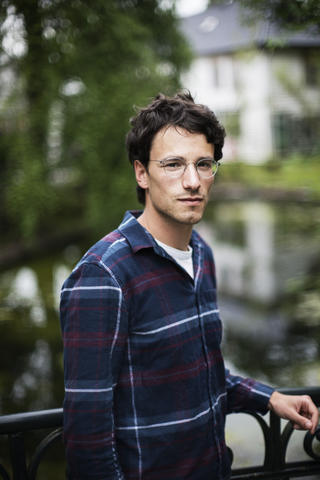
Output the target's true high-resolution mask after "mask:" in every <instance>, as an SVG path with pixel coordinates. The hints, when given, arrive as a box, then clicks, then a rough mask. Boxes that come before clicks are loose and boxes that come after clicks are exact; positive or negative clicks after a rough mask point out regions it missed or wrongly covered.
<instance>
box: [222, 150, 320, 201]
mask: <svg viewBox="0 0 320 480" xmlns="http://www.w3.org/2000/svg"><path fill="white" fill-rule="evenodd" d="M223 183H240V184H242V185H245V186H248V187H251V188H255V187H258V188H277V189H283V190H304V191H308V193H309V194H310V196H311V198H314V199H320V156H318V157H312V158H310V159H306V160H304V159H302V158H301V157H291V158H289V159H286V160H282V159H281V160H280V159H279V160H277V159H273V160H272V161H269V162H267V163H265V164H264V165H249V164H246V163H243V162H240V161H239V162H233V163H224V162H222V165H221V168H220V170H219V184H223Z"/></svg>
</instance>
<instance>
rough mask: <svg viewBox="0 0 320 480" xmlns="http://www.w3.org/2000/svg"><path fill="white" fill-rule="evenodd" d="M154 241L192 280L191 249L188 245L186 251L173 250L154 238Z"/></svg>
mask: <svg viewBox="0 0 320 480" xmlns="http://www.w3.org/2000/svg"><path fill="white" fill-rule="evenodd" d="M155 241H156V242H157V243H158V244H159V245H160V247H162V248H163V249H164V250H165V251H166V252H167V253H168V254H169V255H170V256H171V257H173V258H174V259H175V261H176V262H177V263H179V265H181V267H182V268H184V269H185V270H186V271H187V272H188V273H189V275H190V277H192V278H194V271H193V262H192V248H191V247H190V245H188V250H179V249H178V248H173V247H170V246H169V245H166V244H165V243H162V242H160V240H157V239H156V238H155Z"/></svg>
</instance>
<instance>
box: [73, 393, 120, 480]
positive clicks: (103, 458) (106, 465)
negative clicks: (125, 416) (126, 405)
mask: <svg viewBox="0 0 320 480" xmlns="http://www.w3.org/2000/svg"><path fill="white" fill-rule="evenodd" d="M77 396H80V397H81V396H83V398H82V399H79V398H78V399H77V398H76V397H77ZM111 396H112V394H110V393H109V394H108V395H107V398H105V394H104V393H103V392H99V393H86V394H80V393H77V392H73V393H66V396H65V402H64V442H65V453H66V460H67V465H68V478H69V479H70V480H85V479H92V480H93V479H99V480H102V479H103V480H116V479H117V480H119V479H123V478H124V477H123V475H122V473H121V467H120V465H119V461H118V458H117V454H116V446H115V444H114V441H115V439H114V431H113V430H114V429H113V419H112V411H111V408H110V407H111V405H109V404H110V400H111ZM90 397H91V398H90ZM99 398H100V399H99ZM107 399H108V400H107Z"/></svg>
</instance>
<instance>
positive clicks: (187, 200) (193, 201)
mask: <svg viewBox="0 0 320 480" xmlns="http://www.w3.org/2000/svg"><path fill="white" fill-rule="evenodd" d="M178 200H179V202H182V203H184V204H185V205H200V203H202V202H203V198H202V197H184V198H179V199H178Z"/></svg>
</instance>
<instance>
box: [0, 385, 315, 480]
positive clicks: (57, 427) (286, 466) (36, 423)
mask: <svg viewBox="0 0 320 480" xmlns="http://www.w3.org/2000/svg"><path fill="white" fill-rule="evenodd" d="M281 391H282V392H283V393H289V394H294V395H300V394H305V393H306V394H309V395H310V396H311V397H312V399H313V401H314V402H315V403H316V405H317V406H320V387H311V388H304V389H298V388H296V389H282V390H281ZM245 413H247V414H248V415H251V416H252V417H254V418H255V419H256V420H257V422H258V425H259V426H260V428H261V430H262V433H263V438H264V447H265V451H264V462H263V465H259V466H256V465H254V466H251V467H248V468H238V469H233V474H232V479H233V480H244V479H253V478H254V479H263V480H267V479H272V480H284V479H290V478H298V477H304V476H312V475H319V474H320V449H318V452H317V449H316V448H314V447H315V444H316V443H317V442H318V441H319V444H318V447H319V446H320V427H319V428H318V430H317V431H316V433H315V435H311V434H310V433H309V432H307V433H305V435H304V442H303V449H304V451H305V453H306V454H307V455H308V458H309V459H308V460H305V461H298V462H287V461H286V454H287V449H288V446H289V443H290V439H291V435H292V433H293V427H292V425H291V423H290V422H287V424H286V425H285V427H284V428H283V429H282V427H281V420H280V419H279V418H278V417H277V416H276V415H274V414H273V413H272V412H271V413H270V416H269V421H267V420H265V419H264V418H263V417H261V416H260V415H257V414H252V413H248V412H245ZM43 429H46V430H47V429H50V430H51V429H53V430H52V431H51V432H50V433H49V434H46V435H45V437H44V438H43V439H42V440H41V441H40V442H39V444H38V445H37V446H36V448H35V451H34V452H33V455H32V456H31V458H30V459H29V461H27V459H26V450H25V436H26V435H27V433H30V432H31V431H35V430H43ZM0 435H6V436H7V437H8V442H9V450H10V464H11V467H10V472H9V468H8V467H5V466H4V465H3V464H2V463H0V479H2V480H36V478H37V473H38V469H39V466H40V463H41V461H42V460H43V457H44V455H45V453H46V452H47V450H48V449H49V448H50V447H52V445H53V444H54V443H55V442H57V441H61V437H62V409H61V408H58V409H53V410H43V411H38V412H29V413H19V414H13V415H5V416H2V417H0ZM301 449H302V445H301ZM230 453H231V454H232V452H231V451H230Z"/></svg>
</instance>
